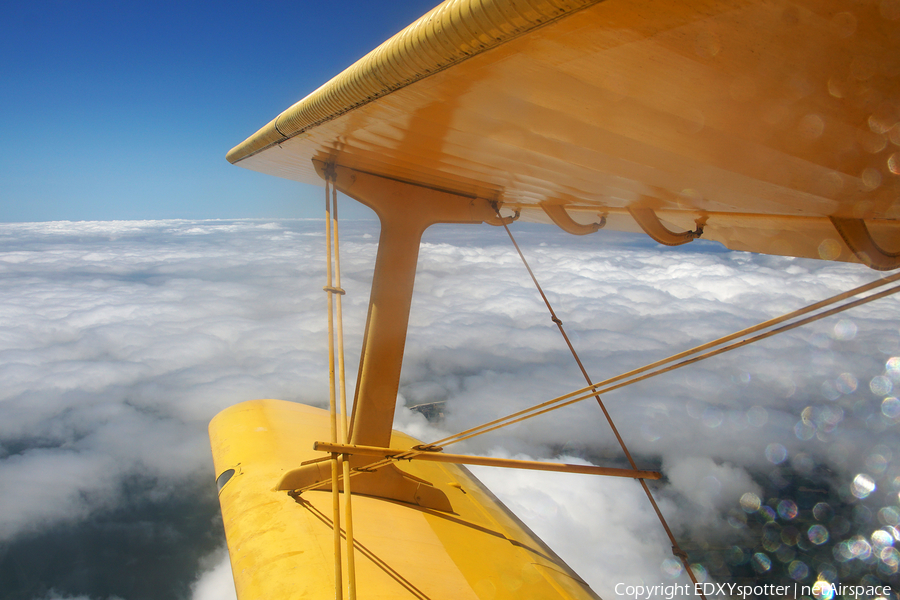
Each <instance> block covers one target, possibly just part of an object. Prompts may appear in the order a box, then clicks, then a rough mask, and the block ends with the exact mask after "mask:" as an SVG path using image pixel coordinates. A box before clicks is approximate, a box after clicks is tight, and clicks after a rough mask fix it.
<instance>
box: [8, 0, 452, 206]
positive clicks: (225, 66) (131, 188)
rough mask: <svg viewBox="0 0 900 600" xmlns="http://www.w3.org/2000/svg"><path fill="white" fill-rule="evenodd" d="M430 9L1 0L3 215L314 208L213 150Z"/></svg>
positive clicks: (421, 3) (304, 0) (307, 198)
mask: <svg viewBox="0 0 900 600" xmlns="http://www.w3.org/2000/svg"><path fill="white" fill-rule="evenodd" d="M434 4H436V2H435V0H404V1H402V2H384V3H383V2H370V1H367V0H356V1H345V2H341V3H331V2H312V1H308V0H299V1H297V0H295V1H292V2H283V1H267V2H260V3H248V2H216V3H200V2H171V1H157V2H126V3H118V2H96V1H95V2H78V3H76V2H69V1H58V2H40V3H34V4H31V3H24V2H4V3H2V5H0V55H2V57H3V59H2V62H0V81H2V82H3V84H2V86H0V139H2V140H3V141H4V143H3V144H2V146H0V164H2V165H3V166H2V168H0V221H3V222H22V221H52V220H112V219H161V218H235V217H306V216H318V215H319V212H320V211H319V206H318V204H317V203H316V202H315V201H314V200H315V199H318V193H317V192H316V188H312V187H309V186H304V185H301V184H297V183H294V182H289V181H284V180H279V179H276V178H273V177H269V176H265V175H261V174H258V173H254V172H250V171H247V170H246V169H241V168H238V167H234V166H232V165H230V164H228V162H227V161H226V160H225V153H226V152H227V151H228V150H229V149H230V148H231V147H233V146H234V145H236V144H238V143H239V142H241V141H242V140H243V139H244V138H246V137H247V136H248V135H250V134H252V133H253V132H254V131H256V130H257V129H258V128H259V127H261V126H263V125H264V124H265V123H267V122H268V121H269V120H270V119H272V118H273V117H274V116H275V115H277V114H278V113H279V112H281V111H282V110H284V109H285V108H287V107H288V106H290V105H291V104H293V103H294V102H296V101H297V100H299V99H301V98H302V97H303V96H305V95H306V94H307V93H308V92H310V91H312V90H313V89H315V88H316V87H318V86H319V85H321V84H322V83H324V82H325V81H327V80H328V79H329V78H331V77H332V76H334V75H336V74H337V73H339V72H340V71H341V70H343V69H344V68H346V67H347V66H349V65H350V64H352V63H353V62H354V61H355V60H357V59H358V58H360V57H361V56H363V55H364V54H365V53H366V52H368V51H369V50H371V49H372V48H374V47H375V46H377V45H378V44H379V43H381V42H382V41H384V40H385V39H387V38H388V37H390V36H391V35H393V34H394V33H396V32H397V31H399V30H400V29H402V28H403V27H405V26H406V25H408V24H409V23H411V22H412V21H413V20H415V19H416V18H418V17H419V16H421V15H422V14H424V13H425V12H426V11H427V10H429V9H430V8H431V7H432V6H433V5H434ZM345 214H346V215H347V216H354V213H352V212H351V213H345ZM365 214H366V213H364V212H362V209H359V212H357V213H356V216H362V215H365Z"/></svg>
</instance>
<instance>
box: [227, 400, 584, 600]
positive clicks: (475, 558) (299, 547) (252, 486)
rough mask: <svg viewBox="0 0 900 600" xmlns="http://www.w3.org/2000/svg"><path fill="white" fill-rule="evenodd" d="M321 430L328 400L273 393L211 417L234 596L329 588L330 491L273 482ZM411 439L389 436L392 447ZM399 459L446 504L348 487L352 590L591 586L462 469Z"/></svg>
mask: <svg viewBox="0 0 900 600" xmlns="http://www.w3.org/2000/svg"><path fill="white" fill-rule="evenodd" d="M328 430H329V424H328V413H327V412H326V411H323V410H321V409H317V408H313V407H309V406H305V405H301V404H295V403H290V402H283V401H279V400H254V401H251V402H245V403H243V404H238V405H236V406H233V407H231V408H228V409H226V410H224V411H223V412H221V413H220V414H219V415H217V416H216V417H215V419H213V421H212V423H211V424H210V440H211V443H212V448H213V458H214V462H215V468H216V475H217V476H218V475H219V474H221V473H223V472H225V471H227V470H229V469H234V470H235V475H234V476H233V477H231V479H230V480H228V481H227V483H225V484H224V486H222V489H221V491H220V493H219V501H220V504H221V507H222V517H223V520H224V523H225V532H226V536H227V539H228V546H229V550H230V554H231V563H232V569H233V573H234V579H235V586H236V588H237V592H238V597H239V598H240V600H253V599H265V600H271V599H274V598H277V599H279V600H288V599H293V598H323V599H325V598H327V599H331V598H334V586H333V580H332V573H333V562H332V549H331V537H332V528H331V525H330V522H331V500H330V495H329V493H328V492H323V491H312V492H306V493H304V494H302V495H300V496H298V497H296V498H295V497H292V496H290V495H289V494H288V493H287V492H284V491H275V490H274V488H275V486H276V484H277V483H278V481H279V479H280V477H281V476H282V474H283V473H284V472H285V471H287V470H289V469H292V468H294V467H296V466H298V465H299V464H300V463H301V462H302V461H304V460H309V459H312V458H317V457H319V456H321V455H322V453H320V452H316V451H314V450H313V449H312V445H313V442H314V440H315V439H317V438H321V437H322V436H323V435H326V436H327V434H328ZM417 443H418V442H417V441H415V440H413V439H412V438H409V437H408V436H405V435H403V434H400V433H397V432H394V434H393V435H392V437H391V446H392V447H396V448H401V449H408V448H410V447H412V446H413V445H415V444H417ZM401 469H402V470H403V471H404V472H406V473H408V474H409V475H411V476H414V477H418V478H421V479H424V480H426V481H428V482H430V483H431V484H433V485H434V486H435V487H436V488H438V489H440V490H441V491H442V492H443V493H445V494H446V495H447V497H448V498H449V500H450V504H451V506H452V510H451V511H448V512H444V511H437V510H432V509H426V508H422V507H419V506H416V505H414V504H411V503H403V502H396V501H390V500H383V499H379V498H372V497H366V496H362V495H354V500H353V513H354V520H353V523H354V536H355V539H356V546H355V547H356V549H357V555H356V561H357V565H356V569H357V582H358V583H357V585H358V594H359V598H361V599H369V598H371V599H376V598H379V599H380V598H385V599H387V598H391V599H401V598H430V599H433V600H437V599H452V600H463V599H467V598H471V599H474V598H482V599H490V598H496V599H501V598H517V599H527V598H535V599H537V598H596V595H594V594H593V592H591V591H590V589H589V588H588V587H587V585H586V584H584V583H583V582H582V581H581V580H579V579H578V577H577V575H575V574H574V572H572V571H571V570H570V569H569V568H568V567H567V566H566V565H565V564H564V563H563V562H562V560H560V559H559V558H558V557H556V556H555V554H553V552H552V551H551V550H550V549H549V548H547V547H546V546H545V545H544V544H543V543H542V542H541V541H540V540H539V539H538V538H537V537H536V536H534V534H532V533H531V532H530V531H528V530H527V528H526V527H525V526H524V525H522V524H521V523H520V522H519V521H518V520H517V519H516V518H515V517H514V516H513V515H512V514H511V513H509V512H508V511H507V510H506V509H505V507H503V506H502V504H500V503H499V501H497V500H496V499H495V498H494V497H493V496H492V495H491V494H490V492H488V491H487V490H486V488H484V487H483V486H482V485H481V484H480V483H478V482H477V481H476V480H475V479H474V478H473V477H472V476H471V475H470V474H469V473H468V472H467V471H465V470H464V469H462V468H460V467H458V466H457V465H449V464H440V463H425V462H422V463H412V464H403V465H402V466H401ZM367 476H368V475H365V474H363V475H360V476H358V477H354V481H356V480H357V479H362V478H364V477H367ZM486 557H488V558H489V559H487V560H486Z"/></svg>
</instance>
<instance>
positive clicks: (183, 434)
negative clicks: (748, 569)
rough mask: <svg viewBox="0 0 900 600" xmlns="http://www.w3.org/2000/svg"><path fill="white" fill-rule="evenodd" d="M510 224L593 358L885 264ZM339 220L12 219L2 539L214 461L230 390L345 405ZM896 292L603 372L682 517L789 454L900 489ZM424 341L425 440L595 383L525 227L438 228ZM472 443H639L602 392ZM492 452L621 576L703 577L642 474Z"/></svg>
mask: <svg viewBox="0 0 900 600" xmlns="http://www.w3.org/2000/svg"><path fill="white" fill-rule="evenodd" d="M514 232H517V235H518V238H519V241H520V244H521V245H522V246H523V249H524V251H525V253H526V255H527V257H528V259H529V261H530V262H531V264H532V268H533V269H534V271H535V273H536V275H537V277H538V278H539V279H540V281H541V282H542V285H543V286H544V289H545V291H546V292H547V295H548V297H549V298H550V300H551V302H552V303H553V305H554V308H555V309H556V311H557V313H558V315H559V316H560V318H561V319H562V320H563V321H564V323H565V327H566V330H567V332H568V333H569V336H570V337H571V339H572V341H573V343H574V345H575V347H576V348H577V349H578V350H579V352H580V354H581V357H582V360H583V362H584V364H585V365H586V367H587V369H588V371H589V372H590V373H591V375H592V377H593V378H594V379H595V380H599V379H602V378H605V377H609V376H612V375H616V374H618V373H620V372H622V371H626V370H629V369H632V368H635V367H638V366H641V365H643V364H646V363H648V362H651V361H654V360H657V359H659V358H663V357H665V356H668V355H669V354H672V353H674V352H676V351H679V350H682V349H686V348H688V347H691V346H693V345H696V344H699V343H702V342H705V341H708V340H710V339H713V338H715V337H718V336H721V335H724V334H726V333H730V332H731V331H733V330H737V329H740V328H743V327H746V326H749V325H752V324H754V323H756V322H759V321H762V320H765V319H767V318H770V317H772V316H776V315H778V314H781V313H783V312H786V311H789V310H793V309H796V308H799V307H801V306H803V305H805V304H808V303H811V302H813V301H816V300H819V299H822V298H824V297H827V296H829V295H832V294H834V293H837V292H839V291H843V290H846V289H849V288H851V287H854V286H856V285H859V284H861V283H864V282H867V281H870V280H872V279H874V278H875V277H877V274H876V273H875V272H873V271H869V270H867V269H865V268H864V267H860V266H858V265H843V264H828V263H823V262H816V261H807V260H799V259H788V258H778V257H766V256H754V255H749V254H744V253H733V252H722V251H720V250H719V249H718V248H717V247H715V246H704V245H700V244H695V245H692V246H691V247H688V248H686V249H680V250H670V249H666V250H664V249H660V248H659V247H657V246H656V245H655V244H653V243H651V242H649V241H646V239H645V238H642V237H637V236H630V235H622V234H615V233H611V234H610V233H604V232H600V233H598V234H595V235H594V236H590V237H589V238H588V239H582V238H572V237H567V236H565V235H564V234H558V233H557V232H556V231H554V230H553V229H550V228H538V227H528V226H524V227H523V226H516V227H514ZM342 234H343V236H344V237H343V239H342V266H343V286H344V288H345V289H347V292H348V294H347V296H346V297H345V300H344V312H345V331H346V335H347V340H348V342H347V347H348V351H349V355H348V357H347V359H348V364H351V365H352V364H355V363H356V362H357V361H358V347H359V343H358V340H359V339H360V336H361V333H362V329H363V326H364V318H365V309H366V304H367V301H368V300H367V294H368V285H369V283H370V279H371V268H372V264H373V261H374V255H375V249H376V243H377V228H376V227H375V224H373V223H367V222H358V223H349V222H348V223H346V224H344V225H343V226H342ZM323 242H324V236H323V235H322V233H321V232H320V228H319V223H317V222H305V221H283V222H266V221H199V222H198V221H160V222H108V223H43V224H2V225H0V277H2V279H0V481H2V482H3V486H4V492H3V493H2V494H0V543H9V542H10V541H11V540H15V539H17V538H18V537H20V536H23V535H28V534H34V533H35V532H42V531H47V530H49V529H51V528H53V527H56V526H60V525H61V524H65V523H72V522H82V521H86V520H90V519H91V518H92V516H93V515H96V514H98V513H100V512H103V511H109V510H113V509H115V508H116V507H118V506H120V505H121V503H122V501H123V494H124V491H123V481H125V480H126V479H127V478H128V477H134V476H140V477H142V478H146V479H148V480H152V481H155V482H156V484H155V485H154V487H153V490H154V492H153V493H154V494H157V495H158V496H159V497H160V498H164V497H165V496H166V495H167V494H172V493H174V492H173V490H176V489H177V488H178V486H180V485H182V484H184V482H186V481H195V480H197V479H202V478H208V479H209V481H210V485H212V472H211V464H210V456H209V449H208V442H207V437H206V425H207V423H208V421H209V419H210V418H211V417H212V416H213V415H214V414H215V413H216V412H218V411H219V410H221V409H223V408H225V407H227V406H229V405H232V404H234V403H237V402H241V401H244V400H247V399H251V398H260V397H271V398H283V399H286V400H297V401H302V402H306V403H313V404H319V405H322V404H324V403H325V402H326V399H327V389H326V380H325V376H324V374H325V373H326V370H327V366H326V360H325V348H326V337H325V333H324V331H325V318H324V307H325V298H324V294H323V293H322V291H321V287H322V285H323V283H324V243H323ZM898 314H900V304H898V301H897V300H896V299H887V300H882V301H879V302H876V303H873V304H870V305H867V306H865V307H862V308H859V309H856V310H854V311H852V312H850V313H847V314H845V315H844V316H842V317H839V318H832V319H828V320H824V321H821V322H819V323H817V324H814V325H812V326H810V327H807V328H803V329H799V330H795V331H792V332H790V333H788V334H785V335H784V336H781V337H777V338H774V339H770V340H766V341H764V342H762V343H760V344H759V345H758V346H750V347H747V348H743V349H740V350H737V351H735V352H733V353H731V354H728V355H725V356H721V357H718V358H714V359H711V360H709V361H706V362H703V363H699V364H697V365H694V366H692V367H689V368H686V369H683V370H680V371H677V372H675V373H671V374H667V375H663V376H661V377H658V378H656V379H652V380H649V381H646V382H643V383H640V384H637V385H634V386H632V387H629V388H625V389H622V390H618V391H615V392H612V393H610V394H609V395H608V396H606V397H605V398H604V400H605V402H606V404H607V406H608V408H609V410H610V412H611V413H612V415H613V418H614V419H615V420H616V424H617V426H618V427H619V430H620V432H621V433H622V435H623V437H624V438H625V440H626V441H627V443H628V444H629V448H630V449H631V451H632V452H633V453H635V454H636V455H637V456H638V457H640V460H641V461H643V462H644V463H646V464H645V465H642V466H646V467H648V468H661V469H662V471H663V473H664V475H665V476H666V480H665V483H664V484H661V485H656V486H655V488H654V489H655V494H656V497H657V498H658V499H659V502H660V506H661V508H662V510H663V512H664V513H666V514H667V516H669V517H670V518H671V520H672V524H673V528H674V529H675V531H676V535H679V536H687V537H690V538H691V539H694V540H708V541H710V542H715V543H716V544H726V545H728V544H735V543H738V542H739V540H740V539H741V536H742V535H744V532H743V531H742V530H741V529H740V527H735V522H734V520H733V519H732V520H731V521H729V515H732V517H733V514H732V513H733V512H734V511H735V510H738V511H740V504H739V502H740V498H741V497H742V496H743V495H744V494H746V493H748V492H751V493H753V494H756V495H757V496H762V495H763V488H762V486H761V484H760V477H761V476H763V477H765V476H769V477H777V474H776V475H771V473H774V472H775V471H773V469H774V470H776V471H777V468H778V467H777V466H776V465H782V466H783V467H787V466H789V465H790V466H793V467H794V468H796V469H799V470H800V471H802V470H803V469H804V468H808V465H809V464H818V465H824V466H825V467H827V468H828V469H829V470H830V472H831V473H832V477H833V479H834V482H835V488H840V487H841V486H844V488H847V489H849V487H848V486H849V485H850V483H851V482H852V480H853V478H854V477H855V475H856V474H858V473H868V474H869V475H870V476H872V477H873V478H875V480H876V483H877V485H878V486H880V489H881V488H883V489H890V488H891V485H893V484H892V482H893V481H894V479H893V478H894V477H898V476H900V472H898V471H897V468H896V467H894V466H893V463H891V460H893V457H887V458H886V461H887V462H886V464H882V463H878V460H876V459H873V458H872V457H873V456H874V455H876V454H878V453H879V452H881V454H880V455H879V456H881V457H882V458H885V456H884V455H885V454H886V453H885V452H884V451H883V450H879V448H880V447H887V448H891V447H892V448H895V449H896V448H897V447H898V445H897V443H896V442H897V439H896V427H894V425H895V424H896V423H895V421H896V419H895V418H893V417H890V414H893V413H891V410H887V412H884V411H882V410H881V406H882V402H884V401H885V398H886V397H890V396H889V394H890V393H891V389H888V388H889V387H891V386H892V388H893V389H894V390H896V389H897V388H900V377H898V375H897V372H894V371H890V370H887V371H886V370H885V369H886V367H885V365H886V361H888V359H890V358H891V357H892V356H900V331H898V319H897V315H898ZM406 352H407V354H406V359H405V361H404V367H403V375H402V382H401V390H400V391H401V397H402V398H401V401H402V403H405V404H406V405H409V406H412V405H416V404H421V403H426V402H434V401H445V403H446V404H445V405H444V406H445V408H444V412H445V419H444V421H443V422H442V423H440V424H439V427H440V429H441V431H438V430H437V429H436V426H435V425H433V424H428V423H425V422H424V419H423V418H422V417H421V416H420V415H418V414H416V413H410V412H409V411H405V410H401V411H399V413H398V424H399V425H400V426H402V427H403V428H404V429H406V430H408V431H411V432H412V433H413V434H414V435H417V436H418V437H420V438H423V439H424V440H425V441H430V440H429V438H430V437H432V436H433V438H434V439H436V438H438V437H441V435H442V433H452V432H455V431H459V430H462V429H464V428H466V427H469V426H472V425H476V424H478V423H481V422H483V421H486V420H489V419H493V418H496V417H497V416H500V415H503V414H507V413H509V412H512V411H514V410H518V409H521V408H524V407H526V406H529V405H532V404H535V403H537V402H541V401H544V400H547V399H549V398H552V397H555V396H557V395H560V394H562V393H566V392H568V391H571V390H574V389H576V388H579V387H582V385H583V380H582V379H581V375H580V373H579V372H578V370H577V368H576V367H575V366H574V363H573V361H572V359H571V357H570V356H569V354H568V350H567V349H566V347H565V345H564V343H563V342H562V340H561V338H560V337H559V335H558V333H557V331H556V327H555V326H554V325H553V323H552V322H551V321H550V318H549V316H548V314H547V313H546V309H545V308H544V307H543V305H542V303H541V301H540V297H539V296H538V295H537V293H536V291H535V290H534V289H533V287H532V284H531V282H530V280H529V279H528V276H527V273H526V272H525V270H524V267H522V265H521V263H520V262H519V259H518V257H517V256H516V255H515V253H514V250H513V249H512V248H511V246H510V244H509V242H508V240H507V239H506V238H505V234H504V232H503V230H502V229H496V228H490V227H487V226H482V227H480V228H475V227H457V228H451V227H445V226H441V227H437V228H434V229H433V231H429V232H428V233H427V234H426V238H425V243H424V244H423V246H422V250H421V254H420V266H419V273H418V278H417V283H416V296H415V298H414V303H413V309H412V314H411V323H410V332H409V339H408V342H407V349H406ZM898 370H900V363H898ZM348 371H349V372H351V373H352V374H355V369H352V368H351V369H348ZM878 377H880V378H881V379H880V380H878V381H877V382H875V383H874V384H870V382H872V381H874V380H875V378H878ZM353 385H354V382H353V381H350V382H348V387H349V389H353V387H352V386H353ZM885 390H887V391H886V392H885ZM894 394H895V395H896V393H895V392H894ZM898 411H900V409H898ZM454 451H465V452H472V453H493V454H498V455H499V454H505V455H509V456H512V455H518V454H522V455H527V456H530V457H533V458H542V459H559V457H561V456H565V457H567V458H566V460H567V461H570V462H571V461H578V460H587V461H590V462H593V463H595V464H596V463H602V464H622V460H621V457H622V454H621V450H620V449H619V448H618V446H617V444H616V442H615V439H614V437H613V436H612V435H611V433H610V431H609V427H608V425H607V424H606V423H605V422H604V421H603V419H602V414H601V413H600V411H599V409H598V408H597V406H596V404H595V403H594V402H593V401H589V402H583V403H581V404H579V405H575V406H572V407H569V408H566V409H563V410H561V411H559V412H556V413H553V414H552V415H550V416H547V417H541V418H538V419H536V420H533V421H529V422H526V423H523V424H521V425H517V426H513V427H511V428H508V429H507V430H501V431H500V432H497V433H496V434H492V435H490V436H485V437H484V438H483V439H482V438H475V439H474V440H471V441H470V442H467V443H466V444H465V445H461V446H460V447H459V448H455V449H454ZM897 458H898V459H900V452H898V456H897ZM873 460H875V463H878V464H879V465H880V466H876V467H875V468H873V466H872V465H873V464H874V463H873ZM623 466H624V465H623ZM766 474H769V475H766ZM478 475H479V477H481V478H483V480H484V481H485V482H486V483H487V484H488V485H489V486H490V487H491V488H492V489H493V490H495V491H496V493H497V494H498V495H499V496H500V497H501V499H503V500H504V501H505V502H506V503H507V504H508V505H509V506H510V507H511V508H513V510H515V511H516V512H517V514H519V515H520V516H521V517H522V518H523V519H524V520H525V521H526V522H527V523H528V524H529V525H530V526H531V527H533V528H534V529H535V531H536V532H537V533H538V534H539V535H541V536H542V537H543V538H544V539H545V540H546V541H547V542H548V543H549V544H550V545H551V546H552V547H553V548H554V549H556V550H557V552H559V553H560V554H561V555H562V556H563V558H564V559H566V560H567V561H568V562H569V563H570V565H571V566H573V568H575V569H576V570H577V571H578V572H579V573H581V574H582V576H583V577H585V578H586V579H587V580H588V581H589V582H591V583H592V585H593V587H594V588H595V589H596V590H597V591H598V592H599V593H600V594H601V595H604V594H605V595H606V596H607V597H611V596H613V595H614V594H613V593H612V591H611V588H610V585H611V584H610V582H611V581H613V580H619V579H621V578H622V577H628V578H631V579H633V580H635V581H638V580H643V581H645V582H647V583H659V582H660V581H661V580H662V579H666V578H669V577H670V575H675V576H676V577H680V579H668V580H669V581H680V582H682V583H683V582H684V581H686V579H685V575H684V574H681V575H680V576H678V569H677V568H675V567H673V566H672V564H671V561H670V560H669V559H670V558H671V552H670V550H669V543H668V541H667V539H666V537H665V534H664V532H663V531H662V529H661V527H660V526H659V524H658V522H657V521H656V518H655V515H654V514H653V512H652V509H651V508H650V506H649V504H648V503H647V501H646V499H645V498H644V497H643V492H642V491H641V490H640V488H639V486H638V485H637V484H635V483H634V482H633V481H630V480H607V479H597V478H590V477H568V476H564V475H558V474H537V475H536V474H534V473H517V472H510V471H498V470H491V469H480V470H478ZM896 481H897V482H898V483H900V479H897V480H896ZM47 490H53V493H47ZM763 501H766V498H763ZM207 563H208V564H207ZM207 563H204V564H203V565H201V571H200V572H199V573H198V575H197V580H196V583H195V585H194V587H193V594H194V598H195V600H206V599H207V598H212V597H224V596H220V594H227V593H229V592H228V591H227V590H228V589H231V592H230V593H231V594H232V595H233V586H232V588H229V585H231V584H230V575H229V573H228V570H227V561H224V562H223V558H222V557H221V555H213V556H211V557H210V558H209V559H208V561H207ZM63 592H66V593H68V592H67V591H66V590H63ZM69 595H70V596H72V597H75V596H78V595H79V594H74V593H73V594H69ZM61 597H63V596H61Z"/></svg>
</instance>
